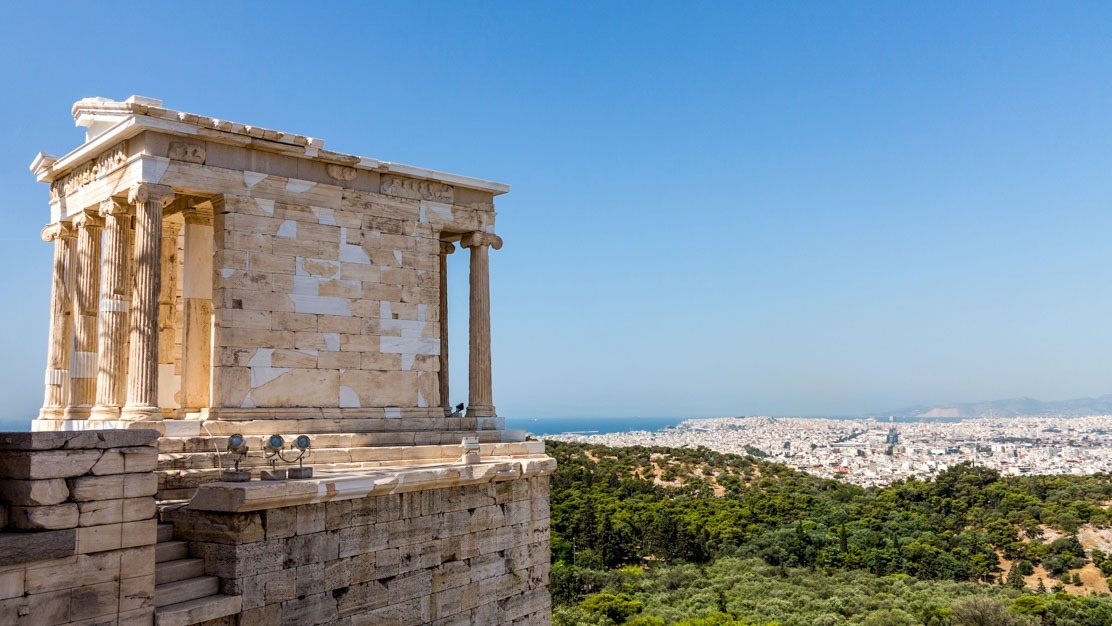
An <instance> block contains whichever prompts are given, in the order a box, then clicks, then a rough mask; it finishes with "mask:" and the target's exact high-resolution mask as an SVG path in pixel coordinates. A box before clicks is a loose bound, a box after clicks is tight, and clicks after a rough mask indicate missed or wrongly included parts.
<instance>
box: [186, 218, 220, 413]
mask: <svg viewBox="0 0 1112 626" xmlns="http://www.w3.org/2000/svg"><path fill="white" fill-rule="evenodd" d="M184 216H185V261H184V268H183V271H182V300H183V302H182V304H183V307H182V308H183V309H184V318H185V319H184V320H183V326H182V355H181V374H182V402H181V405H182V407H183V408H184V410H185V411H186V412H187V413H188V412H192V411H197V410H199V409H203V408H206V407H208V406H209V404H210V402H209V386H210V382H211V377H212V243H213V240H212V234H213V232H212V213H211V211H208V210H202V209H200V208H197V207H194V208H191V209H186V210H185V212H184Z"/></svg>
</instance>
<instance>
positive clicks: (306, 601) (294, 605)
mask: <svg viewBox="0 0 1112 626" xmlns="http://www.w3.org/2000/svg"><path fill="white" fill-rule="evenodd" d="M337 617H338V614H337V612H336V600H335V599H334V598H333V597H332V594H331V593H317V594H314V595H311V596H305V597H304V598H302V597H299V598H298V599H297V600H292V601H289V602H285V603H283V604H282V622H281V623H282V624H330V623H332V622H334V621H336V619H337Z"/></svg>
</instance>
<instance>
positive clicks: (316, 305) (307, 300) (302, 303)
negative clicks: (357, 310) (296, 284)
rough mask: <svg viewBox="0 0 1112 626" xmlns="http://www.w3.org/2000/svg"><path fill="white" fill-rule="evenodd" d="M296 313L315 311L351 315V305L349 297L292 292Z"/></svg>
mask: <svg viewBox="0 0 1112 626" xmlns="http://www.w3.org/2000/svg"><path fill="white" fill-rule="evenodd" d="M290 300H292V301H293V309H294V312H295V313H314V314H316V315H342V316H344V317H350V316H351V305H350V304H349V302H348V300H347V298H338V297H335V296H303V295H298V294H290Z"/></svg>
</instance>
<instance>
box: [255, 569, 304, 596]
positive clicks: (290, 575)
mask: <svg viewBox="0 0 1112 626" xmlns="http://www.w3.org/2000/svg"><path fill="white" fill-rule="evenodd" d="M260 578H262V580H263V600H264V602H266V603H267V604H272V603H274V602H285V601H286V600H292V599H294V598H296V597H297V591H296V582H297V581H296V579H295V570H292V569H287V570H282V571H279V572H270V573H269V574H263V575H262V576H260Z"/></svg>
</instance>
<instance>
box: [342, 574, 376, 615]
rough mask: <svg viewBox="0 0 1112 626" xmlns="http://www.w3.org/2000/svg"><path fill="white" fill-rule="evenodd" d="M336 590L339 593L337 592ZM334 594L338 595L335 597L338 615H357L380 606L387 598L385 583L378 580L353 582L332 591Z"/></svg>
mask: <svg viewBox="0 0 1112 626" xmlns="http://www.w3.org/2000/svg"><path fill="white" fill-rule="evenodd" d="M341 590H342V591H341ZM337 591H341V593H339V594H337ZM336 595H339V597H337V598H336V610H337V613H338V615H339V616H340V617H346V616H349V615H358V614H360V613H365V612H367V611H371V610H374V609H378V608H381V607H383V606H385V605H386V603H387V601H388V600H389V594H388V591H387V589H386V585H383V584H382V583H380V582H378V581H366V582H361V583H353V584H351V585H350V586H345V587H340V588H338V589H337V590H336V591H333V596H336Z"/></svg>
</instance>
